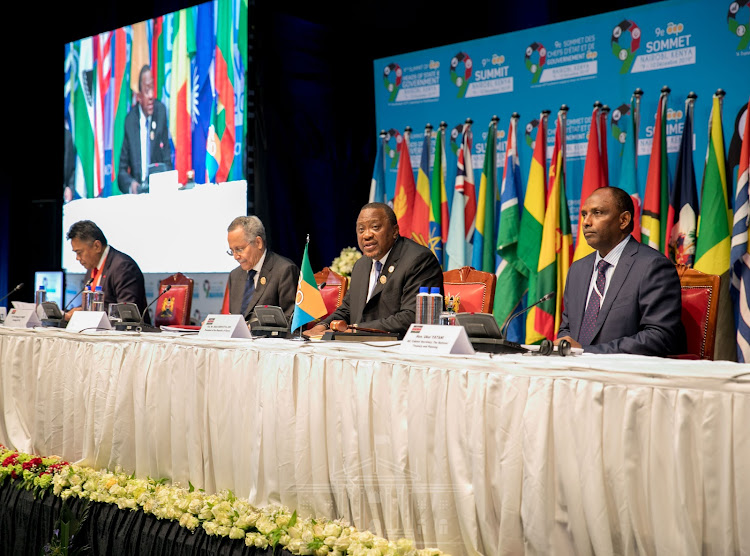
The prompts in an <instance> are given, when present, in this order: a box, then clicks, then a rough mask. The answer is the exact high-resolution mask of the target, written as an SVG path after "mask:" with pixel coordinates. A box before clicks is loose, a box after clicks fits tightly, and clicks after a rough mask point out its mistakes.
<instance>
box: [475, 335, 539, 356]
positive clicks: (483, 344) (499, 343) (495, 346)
mask: <svg viewBox="0 0 750 556" xmlns="http://www.w3.org/2000/svg"><path fill="white" fill-rule="evenodd" d="M469 341H470V342H471V345H472V347H473V348H474V351H482V352H485V353H528V351H529V350H528V349H526V348H525V347H523V346H522V345H521V344H519V343H516V342H511V341H510V340H502V339H500V338H471V337H470V338H469Z"/></svg>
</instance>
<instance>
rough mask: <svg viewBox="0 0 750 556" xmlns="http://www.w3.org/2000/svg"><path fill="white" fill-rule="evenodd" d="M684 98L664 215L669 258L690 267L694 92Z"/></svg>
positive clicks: (694, 217) (694, 199)
mask: <svg viewBox="0 0 750 556" xmlns="http://www.w3.org/2000/svg"><path fill="white" fill-rule="evenodd" d="M691 94H692V95H693V96H691V95H688V98H687V100H686V101H685V124H684V127H683V128H682V139H681V142H680V153H679V155H678V158H677V173H676V174H675V181H674V187H673V189H672V199H671V201H670V203H669V213H668V215H667V238H668V239H669V258H670V259H672V262H675V263H679V264H684V265H687V266H690V267H692V266H693V262H694V261H695V235H696V223H697V220H698V189H697V187H696V185H695V168H694V167H693V115H694V113H695V99H696V98H697V95H695V94H694V93H691Z"/></svg>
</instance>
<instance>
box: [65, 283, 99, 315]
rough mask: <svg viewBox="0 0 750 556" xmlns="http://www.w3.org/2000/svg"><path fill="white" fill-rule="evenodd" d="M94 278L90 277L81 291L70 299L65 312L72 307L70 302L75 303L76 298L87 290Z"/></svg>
mask: <svg viewBox="0 0 750 556" xmlns="http://www.w3.org/2000/svg"><path fill="white" fill-rule="evenodd" d="M93 281H94V279H93V278H89V279H88V281H87V282H86V283H85V284H84V285H83V288H81V291H79V292H78V293H77V294H75V295H74V296H73V299H71V300H70V301H68V304H67V305H66V306H65V307H64V308H63V313H67V311H68V309H69V308H70V304H71V303H73V302H74V301H75V300H76V297H78V296H79V295H81V294H82V293H83V292H85V291H86V288H88V287H89V286H90V285H91V282H93Z"/></svg>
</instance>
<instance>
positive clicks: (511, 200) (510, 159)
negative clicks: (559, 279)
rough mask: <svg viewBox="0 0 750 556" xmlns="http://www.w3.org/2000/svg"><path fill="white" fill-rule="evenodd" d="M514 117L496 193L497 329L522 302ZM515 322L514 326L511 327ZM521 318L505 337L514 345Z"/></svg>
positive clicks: (520, 331) (520, 334)
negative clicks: (497, 213) (497, 221)
mask: <svg viewBox="0 0 750 556" xmlns="http://www.w3.org/2000/svg"><path fill="white" fill-rule="evenodd" d="M517 126H518V114H513V116H512V117H511V119H510V128H509V129H508V146H507V148H506V150H505V167H504V169H503V182H502V186H501V190H500V218H499V220H500V222H499V226H498V232H497V253H498V255H499V256H500V262H499V264H498V266H497V268H496V269H495V274H496V275H497V280H496V282H495V306H494V307H493V311H492V312H493V314H494V315H495V320H496V321H497V323H498V324H499V325H502V323H504V322H505V320H506V319H507V318H508V317H509V316H510V315H511V314H512V313H513V312H515V311H516V310H518V309H520V307H521V304H522V302H523V293H524V289H525V288H526V277H525V276H524V273H523V272H524V265H523V262H522V261H521V259H520V257H519V253H518V239H519V228H520V222H521V210H520V209H521V205H520V204H519V199H520V198H521V167H520V165H519V161H518V142H517V138H516V128H517ZM516 322H518V324H515V323H516ZM523 322H524V321H523V317H522V316H521V317H518V318H516V319H515V320H514V321H513V324H512V325H511V329H509V330H508V331H507V337H508V339H509V340H512V341H514V342H523V341H525V340H526V338H525V334H524V333H523V330H524V328H525V327H524V326H523Z"/></svg>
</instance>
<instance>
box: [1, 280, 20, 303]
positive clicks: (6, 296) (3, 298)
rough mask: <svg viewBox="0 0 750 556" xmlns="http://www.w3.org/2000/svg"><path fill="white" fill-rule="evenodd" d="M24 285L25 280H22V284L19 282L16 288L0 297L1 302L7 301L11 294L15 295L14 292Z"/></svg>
mask: <svg viewBox="0 0 750 556" xmlns="http://www.w3.org/2000/svg"><path fill="white" fill-rule="evenodd" d="M22 287H23V282H21V283H20V284H18V285H17V286H16V287H15V288H13V289H12V290H10V291H9V292H8V293H6V294H5V295H4V296H3V297H0V302H2V301H5V300H6V299H8V298H9V297H10V296H11V295H13V294H14V293H16V292H17V291H18V290H20V289H21V288H22Z"/></svg>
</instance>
